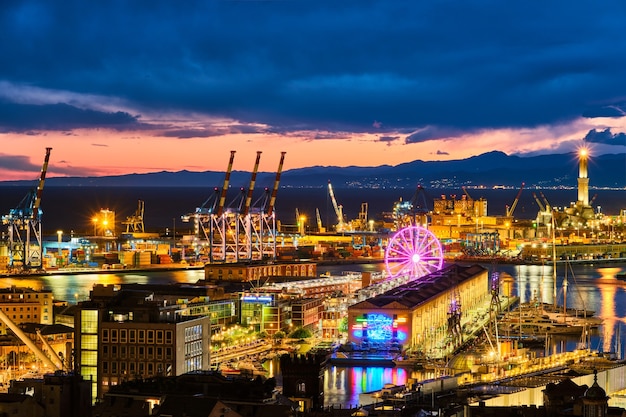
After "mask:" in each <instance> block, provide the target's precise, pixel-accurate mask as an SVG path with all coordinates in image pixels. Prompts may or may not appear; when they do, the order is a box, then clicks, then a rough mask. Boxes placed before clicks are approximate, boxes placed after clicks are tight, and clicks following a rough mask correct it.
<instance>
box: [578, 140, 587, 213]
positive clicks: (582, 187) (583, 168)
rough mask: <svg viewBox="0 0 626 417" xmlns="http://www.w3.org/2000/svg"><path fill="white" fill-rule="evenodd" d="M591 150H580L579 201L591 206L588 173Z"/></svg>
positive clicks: (584, 205)
mask: <svg viewBox="0 0 626 417" xmlns="http://www.w3.org/2000/svg"><path fill="white" fill-rule="evenodd" d="M588 157H589V152H588V151H587V149H586V148H582V149H581V150H580V151H578V202H579V204H581V205H582V206H583V207H588V206H589V177H588V174H587V162H588Z"/></svg>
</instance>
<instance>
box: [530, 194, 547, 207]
mask: <svg viewBox="0 0 626 417" xmlns="http://www.w3.org/2000/svg"><path fill="white" fill-rule="evenodd" d="M533 198H534V199H535V201H536V202H537V205H538V206H539V211H546V208H545V207H544V206H543V204H542V203H541V200H539V197H537V194H536V193H533Z"/></svg>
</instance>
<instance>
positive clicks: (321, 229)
mask: <svg viewBox="0 0 626 417" xmlns="http://www.w3.org/2000/svg"><path fill="white" fill-rule="evenodd" d="M315 218H316V219H317V232H318V233H324V232H325V231H326V229H325V228H324V226H322V216H320V209H318V208H316V209H315Z"/></svg>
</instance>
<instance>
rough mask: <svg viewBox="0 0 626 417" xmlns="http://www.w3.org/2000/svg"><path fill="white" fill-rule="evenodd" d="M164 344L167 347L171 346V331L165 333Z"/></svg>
mask: <svg viewBox="0 0 626 417" xmlns="http://www.w3.org/2000/svg"><path fill="white" fill-rule="evenodd" d="M165 343H166V344H168V345H170V344H172V331H171V330H166V331H165Z"/></svg>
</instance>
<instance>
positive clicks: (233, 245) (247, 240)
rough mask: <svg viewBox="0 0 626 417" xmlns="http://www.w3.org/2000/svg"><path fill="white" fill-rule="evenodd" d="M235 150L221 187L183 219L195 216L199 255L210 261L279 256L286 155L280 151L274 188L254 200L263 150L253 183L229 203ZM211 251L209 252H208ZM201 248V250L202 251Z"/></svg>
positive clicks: (257, 163)
mask: <svg viewBox="0 0 626 417" xmlns="http://www.w3.org/2000/svg"><path fill="white" fill-rule="evenodd" d="M234 158H235V151H231V153H230V160H229V163H228V168H227V170H226V174H225V176H224V184H223V185H222V188H221V189H219V188H215V189H214V192H213V195H212V196H210V197H209V198H208V199H207V200H206V201H205V202H204V203H203V204H202V206H201V207H199V208H196V211H195V213H193V214H189V215H186V216H183V217H182V219H183V221H189V220H191V219H192V218H193V220H194V232H195V236H196V242H195V246H196V256H197V257H201V256H202V257H204V256H207V255H208V261H209V262H211V263H214V262H240V261H244V260H247V261H251V260H260V259H266V258H275V257H276V216H275V214H274V203H275V200H276V192H277V190H278V186H279V182H280V174H281V172H282V167H283V163H284V158H285V152H282V153H281V159H280V163H279V168H278V172H277V173H276V180H275V182H274V187H273V189H272V191H271V194H270V191H269V190H268V189H267V188H265V192H264V196H263V197H262V198H260V199H258V200H256V201H254V202H253V201H252V197H253V193H254V188H255V184H256V177H257V173H258V168H259V163H260V159H261V152H260V151H258V152H257V153H256V161H255V164H254V169H253V170H252V175H251V178H250V183H249V185H248V187H247V188H241V190H240V193H239V196H238V197H237V198H236V199H235V200H234V201H233V202H230V203H229V204H226V194H227V191H228V188H229V183H230V175H231V172H232V167H233V162H234ZM207 251H208V253H206V252H207ZM201 252H202V253H201Z"/></svg>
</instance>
